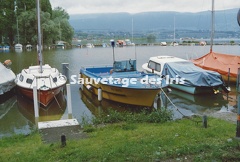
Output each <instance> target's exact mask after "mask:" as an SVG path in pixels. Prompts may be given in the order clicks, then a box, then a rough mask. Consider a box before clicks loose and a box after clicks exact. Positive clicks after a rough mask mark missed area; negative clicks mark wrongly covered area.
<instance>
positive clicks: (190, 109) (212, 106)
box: [80, 86, 232, 119]
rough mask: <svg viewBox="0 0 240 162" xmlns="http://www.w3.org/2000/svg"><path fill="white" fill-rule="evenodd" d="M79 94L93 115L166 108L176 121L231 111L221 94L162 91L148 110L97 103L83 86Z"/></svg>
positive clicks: (93, 96)
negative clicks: (193, 116) (224, 110)
mask: <svg viewBox="0 0 240 162" xmlns="http://www.w3.org/2000/svg"><path fill="white" fill-rule="evenodd" d="M80 92H81V99H82V101H83V102H84V103H85V104H86V106H87V108H88V109H89V110H90V111H91V113H92V114H93V115H99V114H101V113H107V112H108V110H109V109H114V110H117V111H120V112H121V111H130V112H139V111H141V110H146V109H147V110H150V111H151V110H153V109H162V108H167V109H169V110H171V111H172V112H173V118H174V119H178V118H182V117H183V116H191V115H194V114H197V115H204V114H208V113H213V112H216V111H221V110H223V109H226V110H227V109H231V107H232V106H231V105H229V104H228V100H226V98H225V97H224V95H223V94H222V93H219V94H217V95H191V94H188V93H185V92H182V91H178V90H175V89H172V90H171V92H167V91H164V93H163V92H162V93H160V94H159V95H158V96H156V98H155V101H154V104H153V107H151V108H149V107H141V106H133V105H126V104H121V103H117V102H113V101H110V100H106V99H103V100H102V101H101V102H99V101H98V98H97V96H96V95H94V94H93V93H91V92H90V91H89V90H87V88H86V87H84V86H83V89H82V90H80ZM229 107H230V108H229Z"/></svg>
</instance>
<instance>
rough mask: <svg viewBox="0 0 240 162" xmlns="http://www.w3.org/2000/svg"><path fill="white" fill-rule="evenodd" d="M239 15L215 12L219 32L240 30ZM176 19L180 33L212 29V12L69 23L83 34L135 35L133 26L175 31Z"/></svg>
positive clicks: (82, 18)
mask: <svg viewBox="0 0 240 162" xmlns="http://www.w3.org/2000/svg"><path fill="white" fill-rule="evenodd" d="M237 13H238V8H236V9H229V10H222V11H215V30H216V31H238V30H239V29H240V28H239V26H238V23H237ZM174 19H175V29H176V30H210V29H211V11H203V12H197V13H190V12H172V11H169V12H166V11H163V12H143V13H136V14H129V13H99V14H78V15H70V20H69V22H70V24H71V25H72V26H73V27H74V29H75V30H81V31H124V32H131V31H132V27H133V30H134V32H147V31H158V30H173V26H174ZM132 22H133V23H132ZM132 24H133V26H132Z"/></svg>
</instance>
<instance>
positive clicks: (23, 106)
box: [17, 92, 66, 123]
mask: <svg viewBox="0 0 240 162" xmlns="http://www.w3.org/2000/svg"><path fill="white" fill-rule="evenodd" d="M17 105H18V110H19V112H21V114H22V115H23V116H24V117H25V118H26V119H28V120H29V121H31V122H32V123H35V116H34V103H33V101H32V100H30V99H28V98H26V97H23V96H22V95H19V94H18V95H17ZM65 110H66V99H65V96H64V95H63V93H62V92H60V93H59V94H58V95H57V96H56V97H55V99H54V100H53V101H52V102H51V103H50V104H49V105H48V106H47V107H43V106H41V105H40V107H39V118H38V121H51V120H59V119H61V117H62V115H63V113H64V112H65Z"/></svg>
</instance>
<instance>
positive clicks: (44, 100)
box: [18, 86, 62, 107]
mask: <svg viewBox="0 0 240 162" xmlns="http://www.w3.org/2000/svg"><path fill="white" fill-rule="evenodd" d="M61 89H62V86H61V87H57V88H54V89H49V90H45V91H43V90H37V96H38V102H39V103H40V104H42V105H43V106H45V107H46V106H47V105H48V104H49V103H50V102H51V101H52V100H53V99H54V98H55V96H56V95H57V94H59V93H60V91H61ZM18 91H19V92H20V93H21V94H23V95H24V96H26V97H27V98H29V99H31V100H33V89H28V88H23V87H18Z"/></svg>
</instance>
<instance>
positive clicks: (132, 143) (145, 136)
mask: <svg viewBox="0 0 240 162" xmlns="http://www.w3.org/2000/svg"><path fill="white" fill-rule="evenodd" d="M198 120H201V118H194V119H193V120H189V119H182V120H176V121H167V122H164V123H145V122H143V123H142V122H141V123H138V122H132V123H130V122H123V121H121V122H118V123H114V124H106V125H104V126H101V127H92V130H91V131H89V133H88V135H89V138H87V139H79V140H74V141H73V140H72V141H70V140H68V141H67V145H66V147H60V143H54V144H44V143H42V142H41V137H40V135H39V134H38V132H33V133H32V134H31V135H28V136H24V135H18V136H14V137H7V138H3V139H1V140H0V150H1V151H0V161H3V162H5V161H8V162H11V161H13V162H15V161H18V162H21V161H23V162H26V161H28V162H31V161H34V162H38V161H41V162H42V161H51V162H52V161H60V162H61V161H69V162H72V161H158V160H159V161H164V160H189V161H214V160H215V161H239V160H240V146H239V145H240V141H237V140H234V137H235V132H236V125H235V124H232V123H229V122H227V121H223V120H220V119H215V118H208V128H203V126H202V123H199V124H197V123H196V122H194V121H198ZM88 129H89V128H88ZM230 138H232V139H233V141H231V142H228V141H227V140H228V139H230Z"/></svg>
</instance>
